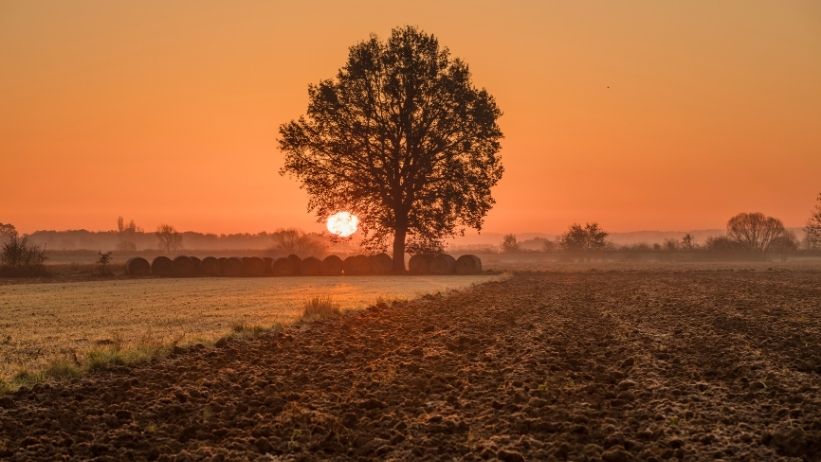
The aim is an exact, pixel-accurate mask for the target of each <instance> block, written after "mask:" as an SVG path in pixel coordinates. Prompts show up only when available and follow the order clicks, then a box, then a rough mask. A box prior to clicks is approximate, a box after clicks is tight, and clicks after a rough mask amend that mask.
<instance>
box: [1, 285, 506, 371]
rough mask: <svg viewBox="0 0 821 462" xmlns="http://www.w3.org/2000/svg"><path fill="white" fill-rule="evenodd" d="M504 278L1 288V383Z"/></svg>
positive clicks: (143, 357)
mask: <svg viewBox="0 0 821 462" xmlns="http://www.w3.org/2000/svg"><path fill="white" fill-rule="evenodd" d="M497 278H498V276H438V277H437V276H430V277H407V276H380V277H365V276H363V277H345V278H340V277H302V278H259V279H251V278H248V279H237V278H209V279H201V278H197V279H141V280H112V281H89V282H73V283H47V284H44V283H32V284H10V285H0V380H3V381H7V382H9V381H14V378H15V377H17V379H18V380H17V381H18V382H26V381H27V380H26V378H27V377H30V376H31V377H34V376H33V375H32V374H37V373H38V372H42V371H44V370H46V369H48V374H49V375H51V376H61V375H73V374H74V373H75V370H74V369H75V368H76V367H78V366H80V365H84V367H87V365H88V364H89V363H90V364H91V365H92V366H93V364H94V363H95V362H100V363H105V362H112V361H113V362H115V363H116V362H117V361H125V362H128V361H129V358H130V359H131V360H139V359H145V358H148V357H150V356H151V355H153V354H156V352H157V351H158V349H159V348H161V347H164V346H168V345H172V344H173V345H185V344H192V343H197V342H209V341H213V340H215V339H217V338H219V337H222V336H225V335H227V334H229V333H231V332H232V331H233V332H234V333H235V334H236V333H239V334H242V333H247V332H253V331H254V329H258V328H270V327H272V326H275V325H284V324H289V323H292V322H294V321H296V320H297V319H299V318H300V316H301V315H302V313H303V310H304V307H305V304H306V302H308V301H309V300H311V299H314V298H317V297H319V298H320V299H330V300H331V301H332V302H333V303H334V304H336V305H338V306H339V307H340V308H341V309H342V310H353V309H360V308H364V307H366V306H369V305H372V304H374V303H376V302H377V301H378V300H380V299H383V300H394V299H407V298H413V297H416V296H419V295H422V294H425V293H432V292H440V291H447V290H451V289H458V288H463V287H467V286H470V285H472V284H475V283H480V282H485V281H489V280H492V279H497ZM112 355H116V356H112ZM21 373H23V374H22V375H20V374H21ZM27 374H28V375H27ZM21 379H22V380H21Z"/></svg>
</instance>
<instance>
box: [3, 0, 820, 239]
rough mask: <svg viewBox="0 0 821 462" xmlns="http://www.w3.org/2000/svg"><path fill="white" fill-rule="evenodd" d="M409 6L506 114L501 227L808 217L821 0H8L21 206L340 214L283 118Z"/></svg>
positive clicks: (209, 221)
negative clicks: (291, 152)
mask: <svg viewBox="0 0 821 462" xmlns="http://www.w3.org/2000/svg"><path fill="white" fill-rule="evenodd" d="M404 25H415V26H418V27H420V28H421V29H423V30H424V31H426V32H429V33H433V34H435V35H436V36H437V37H438V38H439V40H440V43H441V44H442V45H444V46H447V47H449V48H450V50H451V51H452V53H453V55H454V56H458V57H460V58H462V59H464V60H465V61H466V62H467V63H468V64H469V65H470V67H471V71H472V74H473V82H474V84H476V85H477V86H479V87H484V88H486V89H487V90H488V91H489V92H490V93H491V94H492V95H493V96H494V97H495V98H496V100H497V103H498V104H499V106H500V108H501V109H502V111H503V112H504V115H503V117H502V118H501V119H500V120H499V124H500V126H501V128H502V130H503V132H504V134H505V139H504V140H503V146H502V150H501V155H502V159H503V164H504V166H505V169H506V171H505V175H504V177H503V179H502V180H501V181H500V183H499V184H498V186H497V187H496V188H494V190H493V195H494V197H495V198H496V201H497V202H496V206H495V207H494V208H493V210H491V211H490V213H489V214H488V216H487V219H486V222H485V227H484V230H485V231H487V232H491V233H496V232H515V233H525V232H536V233H558V232H561V231H562V230H564V229H566V228H567V226H568V225H569V224H571V223H574V222H582V223H583V222H587V221H597V222H599V223H601V224H602V226H603V227H604V228H605V229H607V230H610V231H613V232H624V231H632V230H693V229H705V228H708V229H714V228H722V227H723V226H724V224H725V223H726V221H727V219H728V218H729V217H730V216H732V215H733V214H735V213H738V212H742V211H761V212H764V213H766V214H768V215H773V216H776V217H778V218H780V219H782V220H783V221H784V223H785V224H786V225H787V226H802V225H803V224H804V223H805V222H806V220H807V218H808V216H809V214H810V210H811V208H812V206H813V202H814V200H815V197H816V195H817V194H818V193H819V192H821V59H819V57H821V3H819V2H814V1H775V0H774V1H754V0H743V1H730V0H727V1H721V2H715V1H688V2H656V1H625V2H609V1H600V2H597V1H566V2H559V1H556V2H545V1H532V2H530V1H497V2H491V1H477V0H470V1H467V0H466V1H456V0H453V1H447V2H443V1H428V0H423V1H415V2H412V3H408V2H384V1H356V0H354V1H347V2H336V1H328V2H320V1H304V2H275V1H231V2H228V1H196V2H195V1H164V0H163V1H139V2H136V1H134V2H127V1H108V0H100V1H84V0H79V1H75V2H62V1H36V2H30V1H24V0H19V1H8V0H0V62H2V63H3V64H2V70H0V165H2V173H1V175H2V180H0V222H4V223H9V222H10V223H13V224H15V225H16V226H17V227H18V229H20V230H21V231H23V232H31V231H34V230H37V229H78V228H85V229H97V230H104V229H113V228H115V226H116V219H117V217H118V216H121V215H122V216H124V217H126V219H130V218H133V219H134V220H135V221H136V222H137V224H138V225H140V226H142V227H144V228H145V229H146V230H153V229H154V228H156V226H157V225H158V224H160V223H170V224H172V225H174V226H176V227H177V228H178V229H181V230H198V231H208V232H216V233H228V232H257V231H261V230H273V229H277V228H284V227H299V228H303V229H305V230H320V229H321V228H322V225H321V224H318V223H317V222H316V219H315V217H314V216H313V215H311V214H309V213H307V210H306V205H307V196H306V195H305V193H304V192H303V191H302V190H300V189H299V185H298V183H297V182H296V181H295V180H294V179H293V178H289V177H282V176H280V175H279V174H278V170H279V168H280V166H281V164H282V154H281V153H280V152H279V151H278V149H277V144H276V137H277V128H278V126H279V125H280V124H282V123H284V122H287V121H289V120H291V119H294V118H296V117H298V116H299V115H301V114H303V113H304V112H305V109H306V107H307V87H308V84H309V83H315V82H318V81H319V80H321V79H324V78H330V77H333V75H334V74H335V73H336V71H337V69H339V68H340V67H341V66H342V65H343V64H344V63H345V60H346V57H347V52H348V47H349V46H351V45H353V44H355V43H357V42H358V41H361V40H364V39H366V38H367V37H368V36H369V34H371V33H375V34H377V35H379V36H380V37H386V36H387V35H388V34H389V32H390V30H391V28H393V27H398V26H404Z"/></svg>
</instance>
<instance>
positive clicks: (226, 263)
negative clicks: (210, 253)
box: [220, 257, 242, 277]
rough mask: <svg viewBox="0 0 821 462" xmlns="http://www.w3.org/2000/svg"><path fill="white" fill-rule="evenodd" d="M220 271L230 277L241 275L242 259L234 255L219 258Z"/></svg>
mask: <svg viewBox="0 0 821 462" xmlns="http://www.w3.org/2000/svg"><path fill="white" fill-rule="evenodd" d="M220 273H222V275H223V276H230V277H237V276H242V260H240V259H239V258H236V257H230V258H226V259H225V260H222V259H220Z"/></svg>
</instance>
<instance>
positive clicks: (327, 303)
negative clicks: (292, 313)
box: [302, 297, 342, 322]
mask: <svg viewBox="0 0 821 462" xmlns="http://www.w3.org/2000/svg"><path fill="white" fill-rule="evenodd" d="M341 313H342V311H341V310H340V309H339V304H338V303H334V301H333V300H332V299H331V298H330V297H314V298H312V299H310V300H308V301H307V302H305V308H304V309H303V311H302V320H303V321H307V322H312V321H318V320H321V319H327V318H333V317H336V316H339V315H340V314H341Z"/></svg>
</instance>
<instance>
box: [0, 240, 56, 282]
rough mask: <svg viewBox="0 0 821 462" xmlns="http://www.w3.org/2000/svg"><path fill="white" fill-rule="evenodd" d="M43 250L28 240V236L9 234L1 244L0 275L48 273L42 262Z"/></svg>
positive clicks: (43, 259) (43, 260)
mask: <svg viewBox="0 0 821 462" xmlns="http://www.w3.org/2000/svg"><path fill="white" fill-rule="evenodd" d="M45 261H46V255H45V251H44V250H43V249H41V248H40V247H39V246H37V245H35V244H30V243H29V242H28V237H26V236H23V237H19V236H17V235H12V236H10V237H9V238H8V239H7V241H6V242H5V243H4V244H3V251H2V254H1V255H0V262H2V268H0V275H3V276H12V277H15V276H42V275H45V274H48V273H47V271H46V269H45V266H43V262H45Z"/></svg>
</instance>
